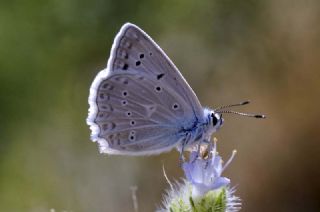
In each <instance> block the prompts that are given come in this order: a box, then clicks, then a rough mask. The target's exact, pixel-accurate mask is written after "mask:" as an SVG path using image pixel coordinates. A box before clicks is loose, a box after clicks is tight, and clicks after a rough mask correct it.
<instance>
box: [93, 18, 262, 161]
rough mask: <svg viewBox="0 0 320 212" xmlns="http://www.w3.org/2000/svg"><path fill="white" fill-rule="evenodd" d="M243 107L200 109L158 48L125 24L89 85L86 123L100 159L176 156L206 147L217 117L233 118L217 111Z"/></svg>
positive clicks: (219, 123) (218, 123) (217, 124)
mask: <svg viewBox="0 0 320 212" xmlns="http://www.w3.org/2000/svg"><path fill="white" fill-rule="evenodd" d="M247 103H248V102H247V101H246V102H242V103H239V104H235V105H227V106H224V107H220V108H218V109H214V110H210V109H207V108H204V107H202V106H201V104H200V102H199V100H198V98H197V96H196V95H195V93H194V91H193V90H192V88H191V87H190V86H189V85H188V83H187V81H186V80H185V79H184V77H183V76H182V75H181V73H180V72H179V70H178V69H177V68H176V66H175V65H174V64H173V63H172V62H171V60H170V59H169V58H168V56H167V55H166V54H165V53H164V52H163V51H162V50H161V48H160V47H159V46H158V45H157V44H156V43H155V42H154V41H153V40H152V39H151V38H150V37H149V36H148V35H147V34H146V33H145V32H144V31H143V30H141V29H140V28H139V27H137V26H135V25H133V24H130V23H127V24H125V25H123V26H122V28H121V30H120V32H119V33H118V34H117V36H116V37H115V40H114V43H113V45H112V49H111V54H110V58H109V60H108V65H107V67H106V68H105V69H104V70H102V71H100V73H99V74H98V75H97V76H96V78H95V79H94V81H93V83H92V85H91V88H90V96H89V104H90V108H89V116H88V118H87V123H88V125H90V128H91V131H92V135H91V139H92V140H93V141H97V142H98V144H99V149H100V152H101V153H108V154H118V155H152V154H159V153H162V152H166V151H169V150H171V149H172V148H174V147H176V148H177V149H178V151H180V153H182V152H183V151H184V150H187V149H190V148H193V147H194V146H196V145H197V144H198V145H201V143H202V142H203V143H209V141H210V138H211V135H212V133H214V132H216V131H217V130H218V129H219V128H220V127H221V126H222V124H223V118H222V117H221V114H222V113H226V112H228V113H238V112H234V111H222V109H223V108H226V107H231V106H238V105H244V104H247ZM238 114H242V113H238ZM242 115H248V116H255V117H257V118H263V117H264V116H263V115H251V114H242Z"/></svg>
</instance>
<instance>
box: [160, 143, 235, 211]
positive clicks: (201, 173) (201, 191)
mask: <svg viewBox="0 0 320 212" xmlns="http://www.w3.org/2000/svg"><path fill="white" fill-rule="evenodd" d="M209 151H210V152H209V156H208V158H206V159H204V158H203V157H202V156H199V152H198V151H193V152H191V155H190V158H189V161H188V162H184V163H183V164H182V168H183V170H184V173H185V176H186V180H184V181H183V183H177V184H176V185H174V186H173V185H171V184H170V183H169V184H170V185H171V190H169V191H167V195H166V196H165V199H164V202H163V205H164V208H162V209H161V210H160V211H174V212H175V211H198V212H202V211H213V212H236V211H239V210H240V206H241V202H240V198H239V197H237V196H235V195H234V192H235V189H234V188H231V187H230V186H229V184H230V180H229V179H228V178H226V177H222V176H221V174H222V172H223V171H224V170H225V169H226V168H227V166H228V165H229V164H230V162H231V161H232V159H233V158H234V156H235V154H236V151H233V153H232V155H231V157H230V158H229V160H228V161H227V162H226V163H225V164H223V161H222V159H221V157H220V156H219V155H218V152H217V151H216V142H215V143H214V146H213V148H211V149H210V148H209ZM165 176H166V175H165Z"/></svg>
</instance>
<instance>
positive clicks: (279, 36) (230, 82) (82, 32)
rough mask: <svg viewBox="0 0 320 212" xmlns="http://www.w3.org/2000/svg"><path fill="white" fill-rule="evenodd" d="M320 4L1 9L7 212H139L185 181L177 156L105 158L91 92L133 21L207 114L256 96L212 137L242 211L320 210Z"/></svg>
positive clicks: (2, 183) (310, 0)
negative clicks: (90, 115)
mask: <svg viewBox="0 0 320 212" xmlns="http://www.w3.org/2000/svg"><path fill="white" fill-rule="evenodd" d="M319 20H320V2H319V1H317V0H307V1H299V0H260V1H254V0H246V1H244V0H243V1H237V0H206V1H204V0H202V1H192V0H178V1H169V0H163V1H155V0H141V1H116V0H114V1H112V0H93V1H84V0H78V1H76V0H66V1H61V0H47V1H37V0H29V1H22V0H20V1H19V0H13V1H8V0H2V1H1V2H0V98H1V104H0V116H1V123H0V211H9V212H11V211H34V212H38V211H50V209H55V211H74V212H75V211H133V206H132V199H131V190H130V187H131V186H134V185H137V186H138V191H137V198H138V203H139V210H140V211H153V210H154V209H156V207H157V206H159V205H160V204H161V200H162V194H164V190H165V189H167V188H169V186H168V184H167V183H166V180H165V178H164V176H163V172H162V166H164V167H165V170H166V172H167V175H168V177H169V178H170V180H172V181H174V180H175V179H176V180H178V179H180V177H182V176H183V173H182V171H181V169H180V168H179V166H178V157H179V154H178V152H177V151H172V152H170V153H166V154H162V155H159V156H153V157H125V156H107V155H100V154H99V153H98V151H97V146H96V144H95V143H92V142H91V141H90V139H89V134H90V131H89V128H88V126H87V125H86V122H85V119H86V117H87V110H88V103H87V97H88V94H89V87H90V84H91V82H92V80H93V79H94V77H95V75H96V74H97V73H98V71H99V70H101V69H103V68H104V67H105V66H106V63H107V59H108V57H109V53H110V48H111V44H112V42H113V38H114V36H115V35H116V33H117V32H118V30H119V29H120V27H121V26H122V24H124V23H125V22H132V23H135V24H137V25H138V26H140V27H141V28H142V29H144V30H145V31H146V32H147V33H148V34H149V35H150V36H152V37H153V38H154V40H155V41H156V42H157V43H158V44H159V45H160V46H161V47H162V48H163V49H164V50H165V52H166V53H167V54H168V56H169V57H170V58H171V59H172V60H173V61H174V63H175V64H176V65H177V66H178V67H179V69H180V70H181V72H182V74H183V75H184V76H185V78H186V79H187V81H188V82H189V84H190V85H191V86H192V87H193V89H194V90H195V92H196V93H197V95H198V97H199V99H200V101H201V103H202V104H203V105H205V106H211V107H212V108H213V107H217V106H220V105H224V104H229V103H236V102H239V101H242V100H247V99H250V100H252V102H253V103H252V104H251V105H249V106H246V107H243V108H241V109H239V110H241V111H246V112H262V113H265V114H267V115H268V119H266V120H256V119H250V118H245V117H238V116H232V115H230V116H227V115H225V116H224V117H225V125H224V127H223V128H222V129H221V130H220V131H219V132H218V133H216V134H215V136H216V137H217V138H218V140H219V141H218V149H219V152H220V154H221V155H222V156H223V158H225V159H226V158H228V156H229V155H230V154H231V152H232V150H233V149H237V150H238V154H237V156H236V158H235V160H234V161H233V162H232V164H231V166H230V167H229V168H228V169H227V171H226V172H225V175H226V176H227V177H229V178H231V181H232V185H236V186H237V193H236V194H237V195H238V196H240V197H241V198H242V199H243V210H242V211H320V201H319V199H320V195H319V191H320V180H319V179H320V171H319V164H320V163H319V162H320V133H319V129H320V128H319V125H320V124H319V117H320V112H319V111H320V110H319V108H320V100H319V98H320V24H319Z"/></svg>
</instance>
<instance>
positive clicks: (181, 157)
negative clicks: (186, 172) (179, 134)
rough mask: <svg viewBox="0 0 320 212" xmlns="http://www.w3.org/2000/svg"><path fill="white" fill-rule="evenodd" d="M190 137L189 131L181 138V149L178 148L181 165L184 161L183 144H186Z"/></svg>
mask: <svg viewBox="0 0 320 212" xmlns="http://www.w3.org/2000/svg"><path fill="white" fill-rule="evenodd" d="M190 138H191V134H190V133H187V134H186V137H185V138H184V139H183V140H182V144H181V150H180V156H179V162H180V166H182V164H183V163H184V161H185V158H184V155H183V152H184V150H185V146H186V145H187V143H188V142H189V140H190Z"/></svg>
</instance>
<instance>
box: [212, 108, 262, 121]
mask: <svg viewBox="0 0 320 212" xmlns="http://www.w3.org/2000/svg"><path fill="white" fill-rule="evenodd" d="M218 112H219V113H233V114H236V115H240V116H248V117H253V118H257V119H265V118H267V117H266V116H265V115H262V114H250V113H241V112H237V111H233V110H222V111H218Z"/></svg>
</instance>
